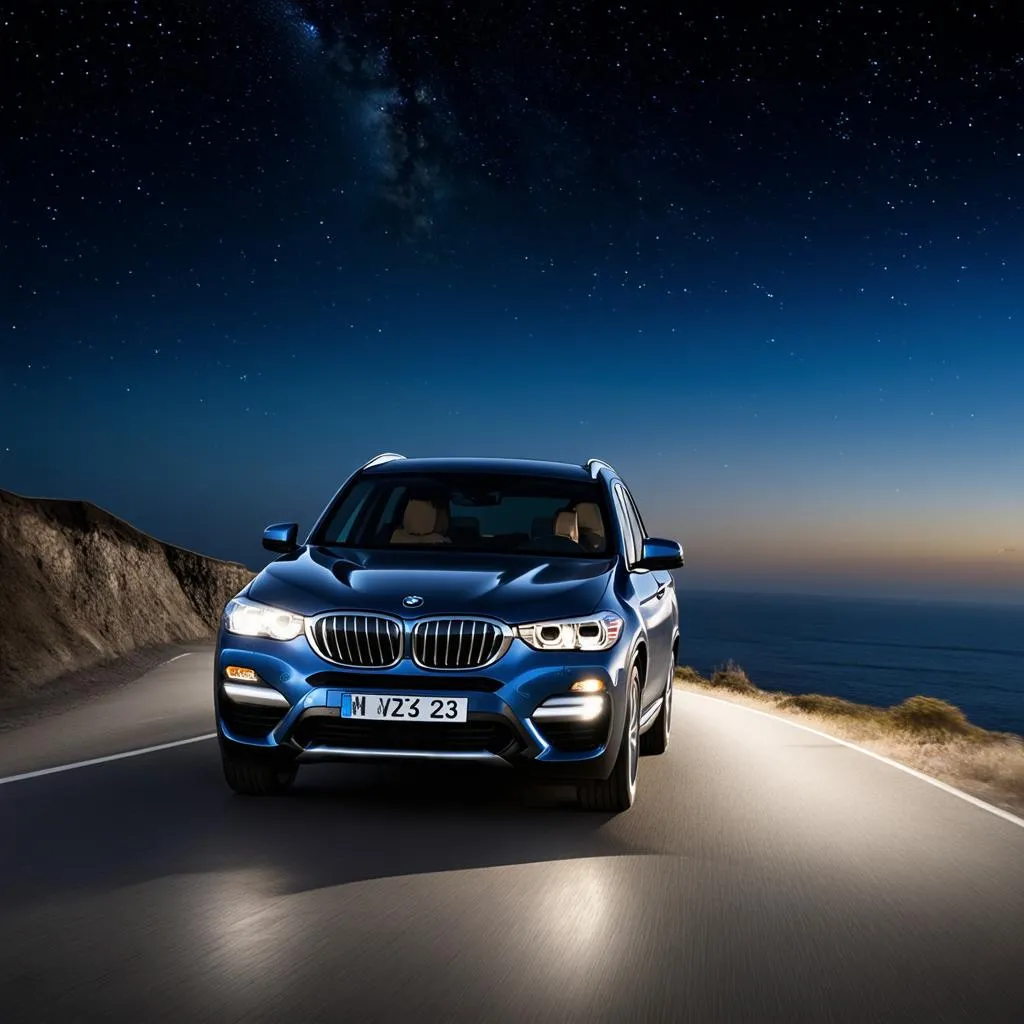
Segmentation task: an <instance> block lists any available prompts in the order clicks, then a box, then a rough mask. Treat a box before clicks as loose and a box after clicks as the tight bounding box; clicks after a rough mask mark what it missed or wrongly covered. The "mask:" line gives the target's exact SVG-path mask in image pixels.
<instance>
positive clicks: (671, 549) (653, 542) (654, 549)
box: [636, 537, 683, 569]
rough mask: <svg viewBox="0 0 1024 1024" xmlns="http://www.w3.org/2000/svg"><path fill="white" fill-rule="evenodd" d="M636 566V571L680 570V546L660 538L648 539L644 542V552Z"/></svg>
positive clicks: (681, 557)
mask: <svg viewBox="0 0 1024 1024" xmlns="http://www.w3.org/2000/svg"><path fill="white" fill-rule="evenodd" d="M636 565H637V568H638V569H681V568H682V567H683V548H682V545H680V544H679V543H678V542H676V541H674V540H665V539H664V538H662V537H648V538H647V540H645V541H644V550H643V553H642V555H641V556H640V561H639V562H637V563H636Z"/></svg>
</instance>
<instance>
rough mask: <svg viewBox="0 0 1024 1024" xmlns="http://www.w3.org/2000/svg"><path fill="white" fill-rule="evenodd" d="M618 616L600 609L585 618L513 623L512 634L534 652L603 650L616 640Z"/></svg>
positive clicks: (620, 629) (620, 620) (618, 629)
mask: <svg viewBox="0 0 1024 1024" xmlns="http://www.w3.org/2000/svg"><path fill="white" fill-rule="evenodd" d="M621 632H622V619H620V618H619V617H618V616H617V615H612V614H611V612H602V613H600V614H599V615H595V616H593V617H592V618H587V619H559V620H557V621H554V622H531V623H530V624H529V625H526V626H516V636H518V637H519V639H520V640H522V641H523V643H525V644H528V645H529V646H530V647H532V648H533V649H534V650H535V651H606V650H608V648H609V647H612V646H613V645H614V644H615V641H616V640H618V639H619V633H621Z"/></svg>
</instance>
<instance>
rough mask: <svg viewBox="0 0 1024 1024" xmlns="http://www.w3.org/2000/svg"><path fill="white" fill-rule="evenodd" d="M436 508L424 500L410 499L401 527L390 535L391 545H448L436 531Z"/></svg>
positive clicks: (447, 541)
mask: <svg viewBox="0 0 1024 1024" xmlns="http://www.w3.org/2000/svg"><path fill="white" fill-rule="evenodd" d="M437 520H438V513H437V507H436V506H435V505H434V503H433V502H432V501H427V500H426V499H425V498H410V499H409V502H408V504H407V505H406V506H405V512H404V514H403V515H402V525H401V526H400V527H399V528H398V529H397V530H395V532H394V533H392V534H391V543H392V544H448V543H450V541H449V540H448V538H447V537H445V536H444V535H443V534H441V533H439V532H438V530H437Z"/></svg>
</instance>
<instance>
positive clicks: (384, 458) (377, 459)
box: [359, 452, 405, 470]
mask: <svg viewBox="0 0 1024 1024" xmlns="http://www.w3.org/2000/svg"><path fill="white" fill-rule="evenodd" d="M404 458H405V456H404V455H399V454H398V453H397V452H381V453H380V455H374V457H373V458H372V459H370V461H369V462H367V463H366V464H365V465H363V466H360V467H359V468H360V469H361V470H362V469H369V468H370V467H371V466H380V465H383V464H384V463H385V462H394V460H395V459H404Z"/></svg>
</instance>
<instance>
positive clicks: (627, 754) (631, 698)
mask: <svg viewBox="0 0 1024 1024" xmlns="http://www.w3.org/2000/svg"><path fill="white" fill-rule="evenodd" d="M639 762H640V668H639V666H638V665H637V664H636V663H635V662H634V663H633V667H632V668H631V669H630V670H629V690H628V692H627V694H626V721H625V723H624V725H623V729H622V739H621V740H620V741H619V752H618V755H617V756H616V758H615V767H614V768H613V769H612V773H611V775H609V776H608V778H607V779H589V780H588V781H586V782H581V783H580V784H579V785H578V786H577V787H576V797H577V799H578V800H579V804H580V807H582V808H583V809H584V810H585V811H603V812H605V813H606V814H619V813H621V812H622V811H628V810H629V809H630V807H632V806H633V801H634V800H635V799H636V776H637V768H638V766H639Z"/></svg>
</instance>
